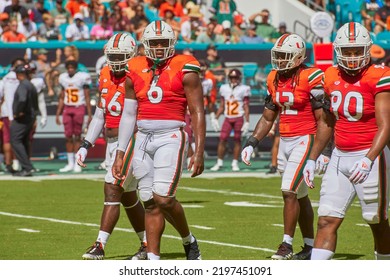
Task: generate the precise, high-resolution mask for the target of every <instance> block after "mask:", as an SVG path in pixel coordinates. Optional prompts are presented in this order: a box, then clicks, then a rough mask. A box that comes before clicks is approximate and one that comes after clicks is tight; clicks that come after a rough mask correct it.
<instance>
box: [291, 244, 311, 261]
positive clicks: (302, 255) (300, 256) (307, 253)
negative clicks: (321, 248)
mask: <svg viewBox="0 0 390 280" xmlns="http://www.w3.org/2000/svg"><path fill="white" fill-rule="evenodd" d="M311 250H313V247H312V246H309V245H307V244H305V246H304V247H302V251H300V252H299V253H296V254H295V255H294V256H293V258H292V259H293V260H310V257H311Z"/></svg>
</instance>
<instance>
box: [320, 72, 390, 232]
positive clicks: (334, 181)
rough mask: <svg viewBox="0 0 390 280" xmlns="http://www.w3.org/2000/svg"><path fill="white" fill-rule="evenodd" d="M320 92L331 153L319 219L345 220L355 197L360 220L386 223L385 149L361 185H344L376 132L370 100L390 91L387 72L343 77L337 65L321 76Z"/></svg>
mask: <svg viewBox="0 0 390 280" xmlns="http://www.w3.org/2000/svg"><path fill="white" fill-rule="evenodd" d="M324 89H325V92H326V94H328V95H329V97H330V100H331V111H332V112H333V114H334V115H335V118H336V124H335V130H334V134H335V135H334V136H335V137H334V138H335V146H336V147H335V149H334V150H333V153H332V157H331V160H330V162H329V165H328V168H327V170H326V173H325V175H324V177H323V180H322V186H321V198H320V207H319V209H318V214H319V216H332V217H338V218H344V216H345V213H346V211H347V210H348V208H349V206H350V205H351V203H352V202H353V200H354V198H355V197H356V196H357V197H358V199H359V203H360V205H361V206H362V216H363V219H364V220H366V221H367V222H368V223H373V224H375V223H378V222H379V221H381V220H383V219H387V216H388V215H387V209H388V204H389V192H388V190H389V180H388V179H387V178H388V176H389V175H390V170H389V168H390V151H389V149H388V148H387V147H385V149H384V150H383V151H382V153H381V154H380V155H379V156H378V158H377V159H375V161H374V162H373V166H372V169H371V172H370V174H369V176H368V178H367V179H366V181H365V182H363V183H362V184H356V185H354V184H352V183H351V182H350V181H349V179H348V178H349V176H350V175H351V173H350V170H351V168H352V166H353V165H354V163H355V162H357V161H359V160H360V159H361V158H363V157H364V156H365V155H366V154H367V152H368V150H369V149H370V147H371V145H372V141H373V139H374V137H375V134H376V132H377V130H378V126H377V124H376V118H375V96H376V95H377V94H380V93H381V92H384V91H386V92H390V68H388V67H384V66H381V65H370V66H368V67H367V68H366V69H364V70H363V71H362V73H360V74H358V75H357V76H348V75H346V74H344V72H342V71H340V70H339V68H338V67H337V66H333V67H329V68H328V69H327V70H326V72H325V80H324Z"/></svg>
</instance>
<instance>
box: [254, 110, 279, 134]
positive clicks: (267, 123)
mask: <svg viewBox="0 0 390 280" xmlns="http://www.w3.org/2000/svg"><path fill="white" fill-rule="evenodd" d="M277 117H278V111H274V110H270V109H268V108H264V112H263V115H262V116H261V118H260V120H259V121H258V122H257V124H256V127H255V130H254V131H253V134H252V136H253V137H255V138H256V139H257V140H258V141H261V140H263V138H264V137H266V136H267V135H268V132H269V131H270V130H271V128H272V126H273V124H274V121H275V120H276V118H277Z"/></svg>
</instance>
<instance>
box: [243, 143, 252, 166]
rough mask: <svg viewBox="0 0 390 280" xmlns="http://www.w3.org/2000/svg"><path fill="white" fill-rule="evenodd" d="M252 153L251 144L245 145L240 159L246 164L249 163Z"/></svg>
mask: <svg viewBox="0 0 390 280" xmlns="http://www.w3.org/2000/svg"><path fill="white" fill-rule="evenodd" d="M252 153H253V147H252V146H247V147H245V148H244V149H243V150H242V152H241V160H242V161H243V162H244V163H245V164H246V165H251V156H252Z"/></svg>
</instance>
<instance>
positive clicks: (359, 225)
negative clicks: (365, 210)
mask: <svg viewBox="0 0 390 280" xmlns="http://www.w3.org/2000/svg"><path fill="white" fill-rule="evenodd" d="M356 225H357V226H358V227H369V225H367V224H356Z"/></svg>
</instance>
